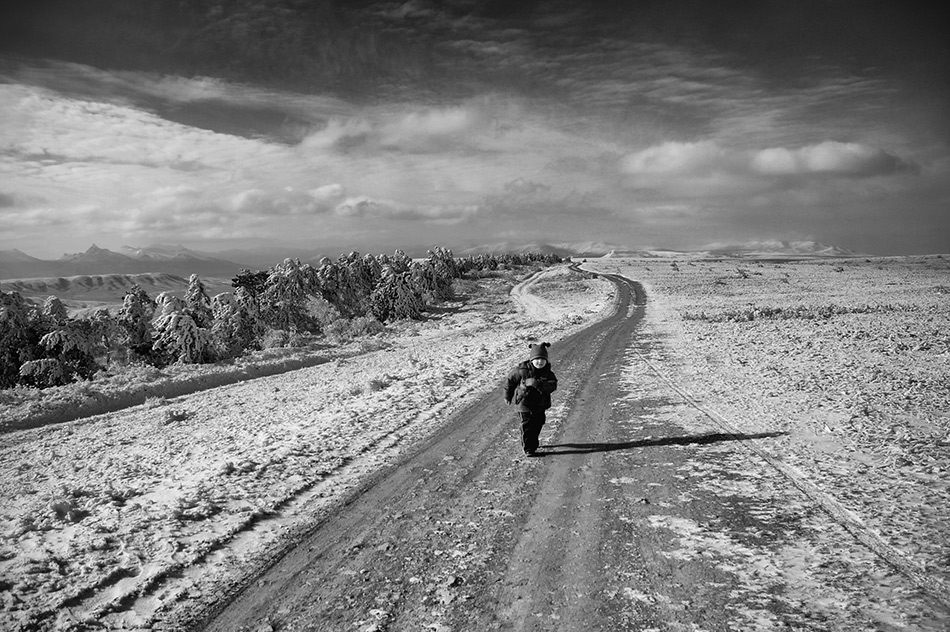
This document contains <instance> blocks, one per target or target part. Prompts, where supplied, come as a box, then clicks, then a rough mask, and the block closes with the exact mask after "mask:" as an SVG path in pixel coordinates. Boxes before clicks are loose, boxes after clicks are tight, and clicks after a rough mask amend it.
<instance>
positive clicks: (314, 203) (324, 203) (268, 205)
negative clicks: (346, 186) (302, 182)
mask: <svg viewBox="0 0 950 632" xmlns="http://www.w3.org/2000/svg"><path fill="white" fill-rule="evenodd" d="M342 194H343V188H342V187H341V186H340V185H333V184H331V185H327V186H324V187H319V188H317V189H314V190H312V191H301V190H298V189H295V188H293V187H285V188H283V189H280V190H276V191H275V190H270V191H266V190H263V189H248V190H246V191H240V192H238V193H235V194H234V195H232V196H231V197H230V198H229V199H228V200H227V203H226V205H225V208H227V209H228V210H230V211H233V212H235V213H240V214H242V215H266V216H294V215H317V214H322V213H327V212H329V211H331V210H332V208H333V207H332V205H331V204H330V203H331V202H333V201H334V200H335V199H337V198H339V197H341V196H342Z"/></svg>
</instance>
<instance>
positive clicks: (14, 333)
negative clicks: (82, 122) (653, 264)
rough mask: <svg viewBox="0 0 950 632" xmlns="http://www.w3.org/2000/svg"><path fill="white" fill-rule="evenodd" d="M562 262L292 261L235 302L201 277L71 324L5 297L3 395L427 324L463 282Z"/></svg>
mask: <svg viewBox="0 0 950 632" xmlns="http://www.w3.org/2000/svg"><path fill="white" fill-rule="evenodd" d="M560 261H561V259H560V258H559V257H557V256H556V255H541V254H522V255H510V254H506V255H479V256H474V257H467V258H455V257H454V256H453V255H452V252H451V251H450V250H447V249H445V248H435V249H434V250H431V251H429V252H428V256H427V257H426V258H425V259H421V260H413V259H411V258H410V257H408V256H407V255H406V254H405V253H404V252H402V251H396V253H395V254H393V255H378V256H373V255H360V254H359V253H357V252H351V253H349V254H347V255H342V256H341V257H340V258H339V259H337V260H336V261H331V260H330V259H328V258H323V259H322V260H321V261H320V262H319V264H318V265H317V266H311V265H310V264H307V263H301V262H300V261H299V260H296V259H286V260H284V262H283V263H281V264H278V265H276V266H274V267H273V268H271V269H269V270H263V271H256V272H255V271H250V270H242V271H241V273H240V274H238V275H237V276H236V277H235V278H234V279H233V280H232V283H231V285H232V287H233V288H234V291H233V292H224V293H221V294H218V295H216V296H214V297H209V296H208V293H207V291H206V290H205V286H204V284H203V283H202V282H201V280H200V279H199V278H198V276H197V275H192V276H191V278H190V279H189V283H188V288H187V290H186V292H185V294H184V296H183V297H181V298H179V297H177V296H175V295H173V294H172V293H170V292H163V293H161V294H159V295H158V296H157V297H155V298H154V299H152V298H151V297H150V296H149V295H148V294H147V293H146V292H145V291H144V290H143V289H142V288H141V287H139V286H137V285H136V286H133V287H132V288H131V289H130V290H129V291H128V292H127V293H126V295H125V297H124V299H123V302H122V306H121V307H120V308H119V310H118V312H117V313H116V314H114V315H113V314H112V313H110V312H109V311H108V310H105V309H101V310H98V311H97V312H96V313H95V314H94V315H93V316H91V317H87V318H71V317H70V316H69V315H68V313H67V310H66V307H65V306H64V305H63V303H62V301H60V299H58V298H57V297H55V296H51V297H49V298H48V299H47V300H46V301H45V303H43V304H42V305H36V304H35V303H33V302H32V301H29V300H27V299H24V298H23V297H22V296H21V295H20V294H18V293H16V292H10V293H4V292H0V388H8V387H11V386H15V385H18V384H21V385H27V386H35V387H46V386H53V385H58V384H65V383H68V382H71V381H75V380H79V379H90V378H92V377H93V376H94V375H95V373H96V372H98V371H100V370H101V369H103V368H105V367H107V366H110V365H113V364H128V363H136V362H144V363H149V364H152V365H155V366H166V365H168V364H172V363H176V362H177V363H186V364H197V363H207V362H216V361H219V360H225V359H229V358H234V357H238V356H240V355H242V354H243V353H245V352H246V351H248V350H254V349H260V348H262V347H263V346H265V344H266V340H267V337H268V336H274V335H275V332H283V333H285V334H320V333H322V332H323V330H324V329H325V327H326V326H327V325H328V324H330V323H333V322H335V321H338V320H339V319H346V320H354V319H371V320H372V321H374V322H377V323H386V322H390V321H393V320H399V319H421V318H422V317H423V314H424V312H425V311H426V309H427V308H428V307H429V306H430V305H434V304H438V303H440V302H443V301H445V300H449V299H451V298H453V296H454V291H453V282H454V281H455V279H458V278H460V277H462V276H463V275H465V274H468V273H472V272H476V271H484V270H496V269H499V268H511V267H516V266H523V265H530V264H543V265H550V264H554V263H558V262H560Z"/></svg>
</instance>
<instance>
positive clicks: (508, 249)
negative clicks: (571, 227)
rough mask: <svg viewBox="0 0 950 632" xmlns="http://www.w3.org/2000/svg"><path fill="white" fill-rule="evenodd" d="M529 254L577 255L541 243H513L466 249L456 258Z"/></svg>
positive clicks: (456, 253)
mask: <svg viewBox="0 0 950 632" xmlns="http://www.w3.org/2000/svg"><path fill="white" fill-rule="evenodd" d="M529 252H539V253H542V254H546V255H547V254H555V255H558V256H560V257H571V256H573V255H574V254H575V253H574V251H572V250H568V249H567V248H562V247H559V246H553V245H551V244H541V243H527V244H525V243H522V244H519V243H511V242H500V243H494V244H484V245H481V246H475V247H472V248H466V249H464V250H462V251H460V252H454V254H455V256H456V257H468V256H470V255H501V254H506V253H507V254H527V253H529Z"/></svg>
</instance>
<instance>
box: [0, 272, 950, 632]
mask: <svg viewBox="0 0 950 632" xmlns="http://www.w3.org/2000/svg"><path fill="white" fill-rule="evenodd" d="M584 268H585V269H589V270H592V271H597V272H606V273H619V274H623V275H624V276H627V277H629V278H632V279H635V280H638V281H641V282H642V283H643V284H644V285H645V287H646V290H647V294H648V304H647V308H646V314H645V318H644V325H643V331H642V336H644V337H647V336H648V337H651V338H653V339H654V341H655V342H658V343H660V344H659V345H654V347H656V348H659V349H662V350H663V351H662V352H661V353H659V354H654V355H651V356H650V357H641V358H638V359H637V362H636V366H634V367H630V368H629V369H628V370H627V371H626V373H627V374H630V373H631V372H633V373H635V372H636V371H641V372H650V373H653V374H654V376H653V377H654V378H655V377H657V376H660V377H662V378H663V379H665V380H668V381H669V383H670V384H671V385H672V386H673V387H674V388H675V389H676V390H677V391H678V392H680V393H681V395H682V396H683V397H684V398H687V399H689V400H691V401H693V402H695V404H696V405H697V406H699V407H701V408H702V409H703V410H705V411H707V412H708V413H709V414H710V416H711V418H714V419H718V420H720V421H721V422H722V423H723V424H724V429H725V430H727V431H729V432H742V433H749V434H756V433H771V432H786V433H787V434H786V435H784V436H782V437H778V438H776V440H775V441H776V443H774V444H772V443H771V442H770V445H775V446H777V447H775V448H774V449H773V451H772V452H770V453H765V454H762V455H761V456H762V457H763V458H764V459H766V460H769V461H770V462H771V463H772V464H773V465H775V467H777V468H779V469H780V470H781V471H782V472H783V473H784V474H786V476H789V477H790V479H792V480H793V482H795V483H796V485H797V486H798V487H799V488H800V489H802V490H803V492H804V493H805V495H806V496H808V497H809V498H811V500H812V501H814V502H816V503H818V504H819V505H820V506H822V507H824V508H825V509H826V510H828V511H829V512H830V513H832V514H834V513H835V512H838V514H839V515H837V516H836V518H837V519H839V520H840V521H842V523H843V524H845V525H846V526H847V528H848V529H849V530H850V531H851V532H852V533H854V534H855V535H856V536H858V537H859V538H862V541H864V542H865V543H866V544H867V545H868V546H869V547H871V548H875V547H876V551H877V552H878V553H879V554H880V555H882V556H884V557H885V558H886V559H888V560H889V561H890V562H891V564H893V565H895V566H896V567H897V568H900V569H901V570H902V571H903V572H904V573H905V574H908V575H911V576H912V577H914V578H915V581H917V583H918V585H921V586H924V587H925V588H926V589H928V590H929V591H930V592H931V594H933V592H935V591H941V590H945V587H946V586H947V579H948V578H947V569H948V568H950V564H948V561H950V527H948V526H947V525H948V524H950V437H948V433H950V414H948V412H950V381H948V368H947V367H948V366H950V362H948V360H950V308H948V305H950V264H948V261H947V260H946V259H943V258H939V257H928V258H913V259H912V258H894V259H870V260H864V259H841V260H820V259H817V260H814V261H803V262H790V261H788V262H766V261H762V262H758V263H757V262H754V261H722V262H717V261H708V260H686V259H682V260H669V259H662V260H655V259H654V260H650V259H622V258H609V257H608V258H603V259H596V260H594V259H592V260H590V261H588V262H587V263H586V264H585V265H584ZM491 282H492V281H491V280H486V283H487V284H489V291H488V292H487V293H485V294H481V295H480V297H481V298H479V300H472V301H468V302H465V303H460V304H458V305H456V306H454V307H453V306H449V307H450V309H446V310H444V311H440V312H439V313H438V314H437V315H436V317H435V318H433V319H431V320H430V321H427V322H425V323H408V324H402V325H400V326H399V327H397V328H393V329H392V330H391V331H390V332H389V333H387V334H385V335H384V336H383V337H381V338H379V339H378V340H375V341H374V342H373V343H372V344H365V345H364V346H365V349H366V351H365V352H364V353H358V352H356V351H352V350H351V351H350V352H348V353H347V355H342V356H340V357H338V358H337V359H335V360H331V361H329V362H324V363H322V364H318V365H316V366H311V367H305V368H301V369H298V370H295V371H291V372H287V373H283V374H279V375H272V376H269V377H262V378H258V379H253V380H248V381H243V382H239V383H236V384H231V385H226V386H221V387H218V388H214V389H211V390H204V391H200V392H196V393H194V394H190V395H182V396H178V397H174V398H158V397H155V398H152V399H149V400H148V401H147V402H146V403H145V404H144V405H140V406H136V407H133V408H130V409H128V410H125V411H121V412H115V413H110V414H105V415H100V416H98V417H90V418H87V419H82V420H78V421H73V422H68V423H61V424H56V425H51V426H47V427H42V428H36V429H30V430H22V431H16V432H9V433H6V434H3V435H0V471H2V472H3V474H4V476H3V477H2V480H0V503H2V506H3V509H2V510H0V533H2V542H0V578H2V579H0V582H2V589H3V590H2V592H0V595H2V599H3V603H2V604H0V606H2V610H0V628H2V629H4V630H6V629H10V630H32V629H80V626H79V625H78V624H79V622H81V621H83V620H89V621H95V622H97V624H98V625H103V626H106V627H111V628H118V629H136V628H142V629H144V628H146V627H148V626H151V627H152V628H153V629H160V628H161V627H162V621H163V617H165V615H166V614H167V613H168V612H171V611H173V610H174V609H175V608H181V607H185V606H183V605H182V604H187V601H188V600H189V599H191V598H198V596H199V595H200V594H201V593H202V592H205V593H207V592H209V591H215V590H217V589H219V588H220V586H221V585H222V584H227V583H228V582H233V581H236V580H237V579H238V578H240V577H241V576H242V574H244V572H245V571H247V570H248V569H249V568H253V567H254V566H255V565H256V564H258V563H260V561H261V560H262V559H266V558H267V557H268V556H269V555H272V554H273V553H274V552H275V551H278V550H280V548H281V546H283V545H284V544H285V543H286V542H289V541H291V540H292V539H293V537H294V535H295V533H298V532H299V530H300V529H304V528H306V526H307V525H308V524H312V523H313V521H314V520H317V519H319V517H320V516H321V512H323V511H326V510H327V509H328V508H331V507H332V506H333V503H334V502H336V501H338V500H339V499H340V498H341V497H342V496H343V495H344V494H345V493H346V491H347V490H349V489H352V487H353V486H354V485H356V484H358V483H359V481H361V480H365V477H367V476H370V475H372V473H373V472H374V471H377V470H378V469H379V467H381V466H383V465H385V464H387V463H390V462H392V459H393V458H394V457H395V456H397V455H398V454H399V452H400V450H404V449H406V448H407V447H408V446H411V445H413V442H415V441H416V440H419V439H421V438H423V437H425V436H428V435H429V434H431V433H432V432H435V431H437V430H438V428H439V426H440V424H441V423H442V421H443V420H444V419H446V417H447V416H448V415H450V414H451V413H452V412H453V411H454V410H457V409H458V408H460V407H461V406H462V405H464V404H465V403H467V402H468V401H471V399H472V398H474V397H477V396H480V395H481V394H483V393H485V392H488V391H490V390H492V389H496V388H498V386H499V384H500V380H501V376H503V375H504V372H505V370H506V369H507V368H508V367H509V365H510V364H511V363H512V362H514V361H515V360H516V359H520V357H521V356H522V355H523V352H524V348H525V347H526V344H527V342H528V341H530V340H549V341H553V342H555V345H554V346H553V347H552V349H551V352H552V356H553V357H554V358H555V359H556V356H557V353H556V349H557V345H556V340H557V339H558V338H560V337H562V336H564V335H566V334H568V333H570V332H572V331H575V330H576V329H578V328H580V327H582V326H584V325H585V324H586V323H589V322H591V321H592V320H594V319H597V318H599V317H601V316H602V315H604V314H605V313H607V312H609V309H610V306H611V305H612V298H613V291H612V286H611V285H609V284H608V283H606V282H605V281H602V280H592V279H587V278H584V277H583V276H581V275H577V274H574V273H571V272H570V271H568V269H567V268H566V267H558V268H554V269H551V270H547V271H545V272H543V273H542V275H541V276H540V277H534V278H530V279H527V280H526V281H525V282H524V283H522V284H520V285H519V286H517V287H515V288H514V289H513V290H512V291H511V292H510V293H509V292H508V288H506V287H504V288H503V287H501V286H495V287H494V288H492V287H491V286H490V284H491Z"/></svg>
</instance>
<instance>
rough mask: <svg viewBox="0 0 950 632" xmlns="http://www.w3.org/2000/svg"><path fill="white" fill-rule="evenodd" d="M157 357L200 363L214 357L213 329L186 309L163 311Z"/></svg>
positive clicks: (158, 325) (157, 324) (157, 330)
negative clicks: (212, 346)
mask: <svg viewBox="0 0 950 632" xmlns="http://www.w3.org/2000/svg"><path fill="white" fill-rule="evenodd" d="M152 351H153V354H154V357H155V358H157V359H159V360H160V361H162V362H168V363H172V362H179V363H181V364H198V363H201V362H208V361H210V359H211V355H212V354H211V332H210V331H209V330H208V329H204V328H202V327H199V326H198V324H197V323H196V322H195V321H194V319H193V318H192V317H191V316H190V315H188V314H187V313H185V312H184V311H168V312H163V313H162V315H161V316H159V317H158V318H157V319H155V342H153V343H152Z"/></svg>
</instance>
